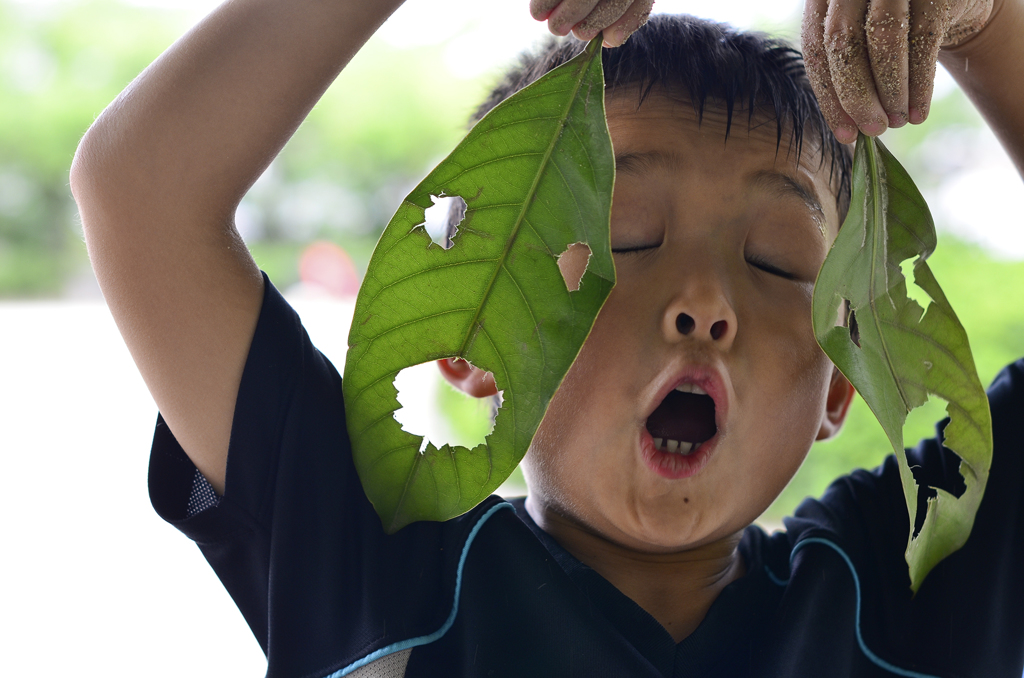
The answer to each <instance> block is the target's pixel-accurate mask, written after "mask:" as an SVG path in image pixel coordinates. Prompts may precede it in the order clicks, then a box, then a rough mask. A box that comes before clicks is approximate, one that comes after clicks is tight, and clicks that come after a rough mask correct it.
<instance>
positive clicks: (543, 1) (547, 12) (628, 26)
mask: <svg viewBox="0 0 1024 678" xmlns="http://www.w3.org/2000/svg"><path fill="white" fill-rule="evenodd" d="M653 5H654V0H530V14H532V15H533V18H534V19H536V20H537V21H547V22H548V30H550V31H551V32H552V33H554V34H555V35H568V34H569V31H572V32H573V34H574V35H575V36H576V37H577V38H579V39H580V40H590V39H592V38H594V37H596V36H597V34H598V33H601V32H602V31H603V32H604V44H605V47H618V46H619V45H621V44H622V43H624V42H625V41H626V39H627V38H628V37H629V36H630V35H632V34H633V32H634V31H635V30H636V29H638V28H640V27H641V26H643V25H644V24H645V23H647V17H649V16H650V15H651V7H652V6H653Z"/></svg>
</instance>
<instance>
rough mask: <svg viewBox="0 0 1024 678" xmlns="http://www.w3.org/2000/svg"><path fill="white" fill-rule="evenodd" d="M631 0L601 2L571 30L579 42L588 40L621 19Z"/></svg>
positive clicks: (603, 0)
mask: <svg viewBox="0 0 1024 678" xmlns="http://www.w3.org/2000/svg"><path fill="white" fill-rule="evenodd" d="M632 4H633V0H601V2H600V3H598V5H597V6H596V7H594V9H592V10H591V11H590V13H589V14H587V16H585V17H583V20H582V21H580V22H579V23H578V24H576V26H575V27H574V28H573V29H572V32H573V34H574V35H575V36H576V37H577V38H579V39H580V40H590V39H591V38H594V37H596V36H597V34H598V33H600V32H601V31H603V30H604V29H605V28H608V27H609V26H611V25H612V24H613V23H615V22H616V21H618V20H619V19H621V18H622V15H623V14H625V13H626V10H627V9H629V6H630V5H632Z"/></svg>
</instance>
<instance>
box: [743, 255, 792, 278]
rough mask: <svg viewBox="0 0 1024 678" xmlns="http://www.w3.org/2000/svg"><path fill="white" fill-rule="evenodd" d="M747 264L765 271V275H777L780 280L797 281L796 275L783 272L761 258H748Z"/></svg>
mask: <svg viewBox="0 0 1024 678" xmlns="http://www.w3.org/2000/svg"><path fill="white" fill-rule="evenodd" d="M747 263H748V264H750V265H751V266H753V267H754V268H757V269H760V270H762V271H764V272H765V273H770V274H772V275H777V276H779V277H780V278H785V279H786V280H796V279H797V276H795V275H794V274H792V273H790V272H788V271H783V270H782V269H781V268H779V267H778V266H774V265H772V264H770V263H769V262H767V261H765V260H764V259H761V258H760V257H747Z"/></svg>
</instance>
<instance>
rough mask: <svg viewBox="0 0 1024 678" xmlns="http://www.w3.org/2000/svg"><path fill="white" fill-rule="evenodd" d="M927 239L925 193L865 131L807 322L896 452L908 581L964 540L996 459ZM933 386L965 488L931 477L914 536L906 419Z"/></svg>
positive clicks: (964, 345) (978, 389)
mask: <svg viewBox="0 0 1024 678" xmlns="http://www.w3.org/2000/svg"><path fill="white" fill-rule="evenodd" d="M934 249H935V227H934V225H933V223H932V218H931V214H930V213H929V211H928V206H927V205H926V204H925V201H924V198H922V197H921V193H920V192H919V191H918V190H917V187H916V186H914V183H913V181H912V180H911V179H910V176H909V175H908V174H907V172H906V171H905V170H904V169H903V167H901V166H900V164H899V163H898V162H897V161H896V159H895V158H894V157H893V156H892V154H890V153H889V152H888V151H887V150H886V148H885V147H884V146H883V145H882V144H881V142H879V141H878V140H876V139H872V138H869V137H865V136H863V135H861V137H860V138H859V139H858V141H857V150H856V155H855V157H854V164H853V200H852V204H851V206H850V212H849V215H848V216H847V218H846V221H845V222H844V223H843V227H842V229H840V232H839V236H838V237H837V238H836V241H835V243H834V244H833V246H832V249H831V251H830V252H829V254H828V257H827V258H826V259H825V263H824V265H823V266H822V267H821V272H820V273H819V274H818V280H817V283H816V285H815V288H814V310H813V314H814V333H815V335H816V336H817V338H818V343H820V344H821V347H822V348H823V349H824V350H825V353H827V354H828V356H829V357H830V358H831V359H832V361H833V362H834V363H835V364H836V366H837V367H838V368H839V369H840V370H841V371H842V372H843V374H844V375H846V377H847V378H848V379H849V380H850V382H851V383H853V385H854V386H855V387H856V388H857V391H858V392H859V393H860V394H861V396H862V397H863V398H864V400H865V402H866V403H867V404H868V406H869V407H870V408H871V411H872V412H874V414H875V416H876V417H877V418H878V421H879V422H880V423H881V425H882V428H883V429H884V430H885V433H886V435H887V436H888V438H889V441H890V443H891V444H892V448H893V450H894V451H895V453H896V456H897V458H898V459H899V468H900V476H901V479H902V481H903V491H904V493H905V494H906V499H907V509H908V510H909V513H910V526H911V528H910V529H911V534H910V539H909V541H908V544H907V552H906V558H907V563H908V565H909V566H910V580H911V587H912V588H913V590H914V591H915V592H916V591H917V590H918V588H920V586H921V582H923V581H924V578H925V576H926V575H927V574H928V572H929V571H930V570H931V569H932V568H933V567H934V566H935V565H936V564H937V563H938V562H939V561H940V560H942V559H943V558H945V557H946V556H947V555H949V554H950V553H952V552H953V551H956V550H957V549H959V548H960V547H961V546H963V545H964V543H965V542H966V541H967V537H968V536H969V535H970V532H971V526H972V525H973V524H974V514H975V513H976V511H977V509H978V505H979V504H980V503H981V497H982V495H983V494H984V491H985V483H986V482H987V480H988V472H989V467H990V466H991V461H992V419H991V414H990V412H989V406H988V400H987V398H986V396H985V389H984V388H983V387H982V385H981V381H980V380H979V379H978V373H977V370H976V369H975V367H974V358H973V357H972V355H971V349H970V346H969V344H968V342H967V334H966V332H965V331H964V328H963V326H962V325H961V324H960V321H959V320H958V319H957V317H956V314H955V313H954V312H953V309H952V308H951V307H950V305H949V302H948V301H947V300H946V297H945V295H944V294H943V293H942V288H940V287H939V284H938V283H937V282H936V281H935V278H934V276H933V275H932V272H931V270H930V269H929V268H928V264H927V263H925V259H927V258H928V255H930V254H931V253H932V251H933V250H934ZM911 259H912V260H913V271H914V281H913V284H916V285H917V287H918V288H919V289H920V290H921V291H923V292H924V293H925V294H926V295H927V298H926V301H925V303H926V305H927V310H925V309H924V308H922V307H921V305H920V304H918V303H917V302H916V301H914V300H913V299H911V298H909V297H908V295H907V284H908V281H907V280H906V279H905V277H904V276H903V274H902V272H901V264H902V263H903V262H906V261H908V260H911ZM844 300H848V301H849V309H850V313H849V316H848V320H849V322H848V323H847V326H845V327H844V326H839V325H837V320H839V319H840V312H841V309H843V312H845V308H844V307H843V301H844ZM929 301H930V303H928V302H929ZM857 335H859V337H858V336H857ZM855 339H856V341H855ZM858 343H859V345H858ZM929 394H934V395H936V396H938V397H940V398H942V399H943V400H945V401H946V402H947V407H946V412H947V414H948V415H949V418H950V421H949V425H948V426H947V427H946V429H945V443H944V444H945V445H946V447H948V448H949V449H951V450H952V451H954V452H956V454H958V455H959V456H960V458H961V460H962V462H961V464H960V474H961V475H962V476H963V479H964V483H965V484H966V487H967V489H966V491H965V492H964V493H963V495H962V496H961V497H959V498H957V497H955V496H954V495H952V494H950V493H949V492H946V491H945V490H942V489H939V488H934V489H935V493H936V496H934V497H932V498H930V499H929V500H928V504H927V513H926V515H925V519H924V523H923V527H922V528H921V530H920V532H919V533H918V534H917V536H916V537H915V536H914V534H913V531H914V525H915V522H916V520H917V496H918V490H917V484H916V481H915V480H914V476H913V473H912V472H911V470H910V467H909V466H908V465H907V457H906V453H905V452H904V448H903V424H904V422H905V421H906V418H907V414H908V413H909V412H910V411H911V410H912V409H914V408H916V407H918V406H920V405H923V404H924V403H925V402H926V401H927V399H928V397H929Z"/></svg>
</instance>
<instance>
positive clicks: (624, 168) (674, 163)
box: [615, 151, 682, 177]
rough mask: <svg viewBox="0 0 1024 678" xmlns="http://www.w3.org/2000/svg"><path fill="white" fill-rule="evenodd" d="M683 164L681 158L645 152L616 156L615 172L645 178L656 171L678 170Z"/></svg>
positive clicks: (656, 152)
mask: <svg viewBox="0 0 1024 678" xmlns="http://www.w3.org/2000/svg"><path fill="white" fill-rule="evenodd" d="M681 164H682V163H681V162H680V161H679V158H678V157H677V156H676V155H674V154H670V153H662V152H661V151H644V152H642V153H623V154H621V155H616V156H615V171H616V172H625V173H626V174H632V175H635V176H638V177H639V176H643V175H645V174H648V173H650V172H652V171H654V170H656V169H676V168H678V167H679V166H680V165H681Z"/></svg>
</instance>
